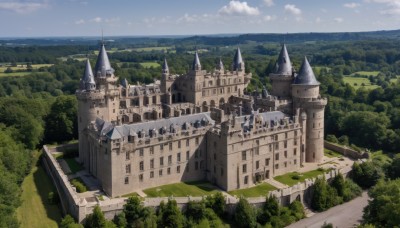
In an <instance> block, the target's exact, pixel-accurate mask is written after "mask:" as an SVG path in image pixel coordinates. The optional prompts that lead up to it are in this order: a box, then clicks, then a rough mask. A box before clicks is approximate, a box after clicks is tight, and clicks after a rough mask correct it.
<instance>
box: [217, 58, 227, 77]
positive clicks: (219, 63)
mask: <svg viewBox="0 0 400 228" xmlns="http://www.w3.org/2000/svg"><path fill="white" fill-rule="evenodd" d="M215 69H216V70H217V71H219V72H220V73H224V71H225V67H224V63H223V62H222V60H221V58H220V59H219V61H218V62H217V65H216V66H215Z"/></svg>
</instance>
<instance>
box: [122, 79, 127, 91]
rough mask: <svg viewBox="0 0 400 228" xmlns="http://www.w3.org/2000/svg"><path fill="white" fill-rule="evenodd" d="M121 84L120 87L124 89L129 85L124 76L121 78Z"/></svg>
mask: <svg viewBox="0 0 400 228" xmlns="http://www.w3.org/2000/svg"><path fill="white" fill-rule="evenodd" d="M121 85H122V87H124V88H125V89H126V88H128V86H129V83H128V80H126V78H124V79H122V81H121Z"/></svg>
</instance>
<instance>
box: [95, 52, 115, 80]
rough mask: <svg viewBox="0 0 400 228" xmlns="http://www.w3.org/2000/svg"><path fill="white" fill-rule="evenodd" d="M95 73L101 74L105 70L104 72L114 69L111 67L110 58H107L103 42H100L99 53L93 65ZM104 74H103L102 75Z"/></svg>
mask: <svg viewBox="0 0 400 228" xmlns="http://www.w3.org/2000/svg"><path fill="white" fill-rule="evenodd" d="M94 71H95V73H96V75H97V74H98V73H99V72H100V73H101V74H102V73H103V72H105V73H106V74H112V73H114V69H113V68H112V67H111V63H110V60H109V59H108V55H107V51H106V48H105V47H104V44H101V48H100V51H99V55H98V56H97V62H96V66H95V67H94ZM102 76H105V75H102Z"/></svg>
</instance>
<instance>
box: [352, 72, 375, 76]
mask: <svg viewBox="0 0 400 228" xmlns="http://www.w3.org/2000/svg"><path fill="white" fill-rule="evenodd" d="M379 73H380V72H379V71H357V72H354V73H352V74H351V75H356V74H359V75H363V76H378V74H379Z"/></svg>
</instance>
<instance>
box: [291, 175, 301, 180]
mask: <svg viewBox="0 0 400 228" xmlns="http://www.w3.org/2000/svg"><path fill="white" fill-rule="evenodd" d="M292 179H293V180H300V175H299V174H298V173H295V174H293V175H292Z"/></svg>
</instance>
